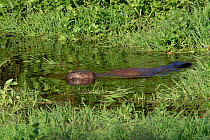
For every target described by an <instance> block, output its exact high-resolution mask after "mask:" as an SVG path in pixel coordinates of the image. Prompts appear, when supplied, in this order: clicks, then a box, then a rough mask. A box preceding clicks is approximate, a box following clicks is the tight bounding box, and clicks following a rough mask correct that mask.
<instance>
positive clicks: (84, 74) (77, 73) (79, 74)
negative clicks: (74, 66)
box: [66, 70, 96, 79]
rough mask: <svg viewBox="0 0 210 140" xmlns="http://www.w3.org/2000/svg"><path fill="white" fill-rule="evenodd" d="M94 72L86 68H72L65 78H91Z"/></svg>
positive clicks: (93, 76)
mask: <svg viewBox="0 0 210 140" xmlns="http://www.w3.org/2000/svg"><path fill="white" fill-rule="evenodd" d="M95 76H96V74H95V73H94V72H91V71H86V70H74V71H72V72H70V73H68V74H67V75H66V79H93V78H95Z"/></svg>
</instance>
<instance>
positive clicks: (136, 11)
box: [0, 1, 210, 52]
mask: <svg viewBox="0 0 210 140" xmlns="http://www.w3.org/2000/svg"><path fill="white" fill-rule="evenodd" d="M72 2H73V3H72ZM101 2H102V1H101ZM104 2H105V3H104V6H102V5H103V4H100V1H94V2H87V3H86V2H84V3H83V2H82V3H77V1H70V3H65V2H64V3H56V4H55V5H51V4H52V3H51V2H48V1H46V2H45V3H39V2H36V1H34V2H32V3H30V2H29V3H27V2H25V3H24V2H19V3H18V1H17V2H16V3H15V2H14V3H12V2H10V3H6V2H5V3H2V5H1V8H2V10H1V16H0V19H1V21H0V28H1V30H0V31H1V32H3V33H6V34H15V35H20V36H25V37H26V36H27V37H34V36H36V37H38V38H39V39H41V40H55V39H56V40H59V41H60V42H63V43H65V42H66V41H67V40H70V41H73V42H84V41H86V42H87V41H88V42H91V41H94V42H95V43H102V44H104V45H107V44H109V46H112V47H127V46H129V47H132V48H134V47H137V48H138V49H140V50H144V51H145V50H147V51H151V50H155V51H167V52H168V51H173V52H174V51H176V52H179V51H188V52H189V51H197V50H199V51H206V50H208V49H209V41H210V40H209V38H210V37H209V30H210V26H209V24H208V23H209V14H208V13H209V9H210V3H209V2H208V1H200V2H197V1H193V2H189V1H183V3H182V2H179V1H172V2H169V1H164V2H149V1H144V2H142V3H140V2H137V1H136V2H135V1H133V2H129V1H125V2H117V1H113V3H106V1H104ZM17 3H18V4H17ZM27 4H28V5H27ZM8 23H9V24H8Z"/></svg>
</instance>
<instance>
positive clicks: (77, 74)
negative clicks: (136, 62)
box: [66, 61, 192, 79]
mask: <svg viewBox="0 0 210 140" xmlns="http://www.w3.org/2000/svg"><path fill="white" fill-rule="evenodd" d="M191 65H192V63H188V62H186V63H184V62H180V61H175V62H172V63H170V64H168V65H164V66H160V67H155V68H124V69H117V70H113V71H111V72H106V73H102V74H95V73H94V72H90V71H85V70H75V71H72V72H70V73H68V74H67V75H66V79H93V78H95V77H100V76H117V77H141V76H153V75H155V74H156V73H160V72H164V71H173V70H177V69H179V68H187V67H189V66H191Z"/></svg>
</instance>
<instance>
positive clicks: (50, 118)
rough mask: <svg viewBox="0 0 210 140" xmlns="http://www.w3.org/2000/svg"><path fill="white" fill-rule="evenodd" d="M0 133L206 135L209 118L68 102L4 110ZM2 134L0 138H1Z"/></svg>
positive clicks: (35, 135) (44, 136)
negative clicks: (76, 105) (10, 111)
mask: <svg viewBox="0 0 210 140" xmlns="http://www.w3.org/2000/svg"><path fill="white" fill-rule="evenodd" d="M4 116H5V117H6V119H4V118H2V113H1V124H2V125H1V126H2V127H1V128H0V130H1V131H0V134H1V135H0V136H1V137H2V138H3V139H5V140H6V139H29V138H38V139H142V140H143V139H148V140H149V139H173V140H174V139H209V134H210V131H209V127H210V121H209V118H208V116H207V115H206V116H205V115H204V116H203V118H198V117H197V116H196V115H195V116H194V117H187V116H183V115H181V114H178V115H168V114H167V113H166V112H165V110H162V111H156V112H153V113H152V114H147V116H146V117H145V116H144V114H142V113H139V112H137V111H135V109H134V108H133V106H132V105H129V104H128V105H125V104H123V105H122V106H121V107H119V108H117V109H116V110H115V109H111V110H110V109H106V108H102V109H101V110H98V109H92V108H89V107H88V106H85V107H81V108H78V109H74V108H72V107H71V106H69V105H66V106H63V107H61V106H56V107H55V108H53V109H52V108H51V109H48V108H40V109H36V110H34V109H28V110H26V111H24V113H23V112H21V113H20V112H19V113H16V114H11V113H9V112H8V111H4ZM2 138H1V139H2Z"/></svg>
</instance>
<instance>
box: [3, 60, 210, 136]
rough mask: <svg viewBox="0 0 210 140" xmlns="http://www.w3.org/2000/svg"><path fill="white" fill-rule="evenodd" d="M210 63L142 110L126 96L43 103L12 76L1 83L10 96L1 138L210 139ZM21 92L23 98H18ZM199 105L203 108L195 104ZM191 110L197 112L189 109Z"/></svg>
mask: <svg viewBox="0 0 210 140" xmlns="http://www.w3.org/2000/svg"><path fill="white" fill-rule="evenodd" d="M209 68H210V67H209V61H204V62H202V63H199V65H198V68H196V69H195V70H189V71H188V72H186V73H185V74H184V76H183V77H181V80H180V82H179V83H178V82H177V83H176V86H174V88H168V89H167V90H165V91H162V92H160V93H159V94H157V95H156V99H155V102H159V105H158V104H156V105H157V106H156V107H155V109H154V110H153V112H144V111H138V110H136V109H135V105H134V104H133V103H126V102H124V103H122V104H121V105H120V106H119V107H117V108H111V109H110V108H107V107H106V106H104V105H101V106H100V107H97V108H95V107H90V106H88V105H85V104H83V106H81V107H73V106H71V103H66V104H65V105H56V104H54V105H47V104H45V105H44V106H40V103H42V100H41V97H39V96H37V95H39V91H34V92H33V91H29V90H27V89H24V90H21V91H20V90H19V92H18V90H17V89H16V90H14V87H13V88H12V87H11V86H13V85H12V80H9V81H7V82H6V84H5V86H4V87H6V88H1V95H5V96H6V97H7V98H2V97H3V96H1V104H0V108H1V110H2V111H1V112H0V123H1V124H2V125H1V126H2V127H1V128H0V138H1V139H144V140H145V139H148V140H151V139H202V140H203V139H204V140H205V139H206V140H207V139H209V138H210V137H209V136H210V129H209V128H210V118H209V113H210V112H209V94H210V93H209V91H210V89H209V88H210V87H209V84H207V83H209V77H208V76H209V74H208V72H209ZM198 83H199V84H198ZM5 92H6V93H7V94H3V93H5ZM37 92H38V93H37ZM119 92H120V91H119ZM122 92H123V93H124V92H128V93H129V91H125V90H123V91H122ZM11 93H12V94H11ZM17 95H18V96H19V98H18V99H19V100H17V98H15V97H17ZM32 95H33V96H32ZM7 99H10V100H7ZM169 104H170V105H172V106H175V109H174V111H171V110H168V108H167V107H168V106H167V105H169ZM195 107H196V108H197V110H195V109H194V110H193V108H195ZM177 108H179V110H177ZM180 108H181V109H180ZM186 110H187V111H189V110H191V113H190V112H188V114H186V113H185V111H186ZM201 110H202V114H201V113H199V111H201Z"/></svg>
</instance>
